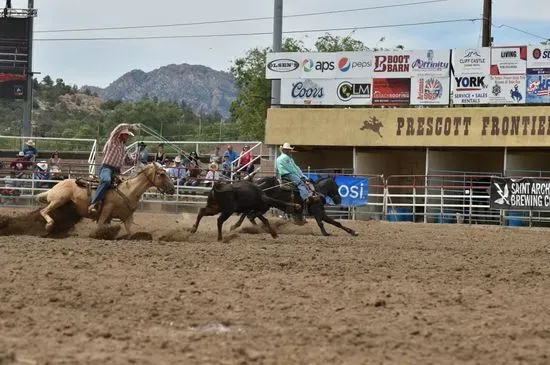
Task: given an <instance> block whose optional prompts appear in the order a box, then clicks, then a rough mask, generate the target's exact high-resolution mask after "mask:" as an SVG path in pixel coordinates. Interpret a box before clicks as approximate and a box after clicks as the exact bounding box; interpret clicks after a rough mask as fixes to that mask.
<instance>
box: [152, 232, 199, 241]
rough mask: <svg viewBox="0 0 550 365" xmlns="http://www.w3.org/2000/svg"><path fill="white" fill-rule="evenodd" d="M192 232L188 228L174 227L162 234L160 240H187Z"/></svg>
mask: <svg viewBox="0 0 550 365" xmlns="http://www.w3.org/2000/svg"><path fill="white" fill-rule="evenodd" d="M191 235H192V233H191V232H190V231H189V230H187V229H174V230H171V231H168V232H166V233H165V234H163V235H162V236H160V238H159V240H160V241H164V242H187V241H189V237H191Z"/></svg>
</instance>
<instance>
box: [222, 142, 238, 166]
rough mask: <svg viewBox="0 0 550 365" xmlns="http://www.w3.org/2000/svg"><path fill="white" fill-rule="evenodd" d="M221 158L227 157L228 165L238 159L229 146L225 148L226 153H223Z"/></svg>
mask: <svg viewBox="0 0 550 365" xmlns="http://www.w3.org/2000/svg"><path fill="white" fill-rule="evenodd" d="M223 156H224V157H225V156H229V163H231V164H233V163H234V162H235V161H237V160H238V159H239V155H238V154H237V152H235V151H233V146H231V145H229V146H227V151H225V152H224V153H223Z"/></svg>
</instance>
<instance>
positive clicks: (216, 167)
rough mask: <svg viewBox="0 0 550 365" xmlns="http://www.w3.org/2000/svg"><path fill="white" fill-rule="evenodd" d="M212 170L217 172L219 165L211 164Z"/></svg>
mask: <svg viewBox="0 0 550 365" xmlns="http://www.w3.org/2000/svg"><path fill="white" fill-rule="evenodd" d="M210 169H211V170H214V171H217V170H218V164H217V163H211V164H210Z"/></svg>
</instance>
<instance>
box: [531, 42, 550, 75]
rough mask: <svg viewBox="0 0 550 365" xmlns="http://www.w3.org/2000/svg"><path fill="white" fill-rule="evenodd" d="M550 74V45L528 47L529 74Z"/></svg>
mask: <svg viewBox="0 0 550 365" xmlns="http://www.w3.org/2000/svg"><path fill="white" fill-rule="evenodd" d="M541 73H547V74H550V45H548V46H543V45H540V46H528V47H527V74H541Z"/></svg>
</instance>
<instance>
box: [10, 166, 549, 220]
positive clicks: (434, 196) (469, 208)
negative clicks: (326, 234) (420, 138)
mask: <svg viewBox="0 0 550 365" xmlns="http://www.w3.org/2000/svg"><path fill="white" fill-rule="evenodd" d="M496 175H497V174H492V175H474V174H469V173H462V174H454V175H434V174H431V175H392V176H388V177H384V176H383V175H353V176H357V177H364V178H367V179H368V180H369V187H368V196H367V202H366V204H365V205H363V206H357V207H344V206H331V205H327V206H326V207H325V209H326V211H327V213H328V214H329V215H330V216H332V217H334V218H337V219H355V220H371V219H375V220H387V221H390V222H420V223H455V224H499V225H509V226H550V212H540V211H524V212H518V211H504V210H494V209H491V208H490V200H489V188H490V182H491V176H496ZM524 177H525V176H524ZM58 182H59V180H37V179H35V178H34V176H32V175H30V176H26V177H25V178H19V179H17V178H12V177H9V176H6V177H4V178H3V183H2V184H0V185H2V186H1V187H0V189H1V192H2V194H1V195H0V201H1V204H2V205H3V206H8V207H15V206H27V207H31V206H36V204H37V202H36V200H35V199H34V196H35V195H36V194H38V193H40V192H42V191H46V190H47V189H49V188H50V187H51V186H53V185H54V184H56V183H58ZM210 189H211V187H210V186H205V184H204V182H203V183H202V184H200V185H199V186H177V189H176V193H175V194H173V195H162V194H159V193H158V192H157V191H156V189H154V188H151V189H150V190H149V191H147V192H146V193H145V194H144V196H143V198H142V200H141V206H140V207H141V209H144V210H146V209H150V208H151V206H154V205H157V206H159V207H160V209H161V210H165V211H169V212H175V213H178V212H183V211H194V210H196V209H197V208H198V207H200V206H203V205H204V204H205V202H206V198H207V195H208V192H209V191H210ZM157 209H158V208H157Z"/></svg>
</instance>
